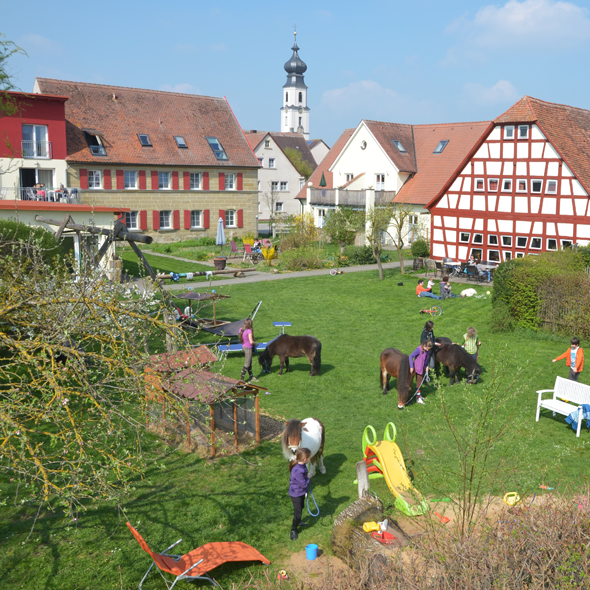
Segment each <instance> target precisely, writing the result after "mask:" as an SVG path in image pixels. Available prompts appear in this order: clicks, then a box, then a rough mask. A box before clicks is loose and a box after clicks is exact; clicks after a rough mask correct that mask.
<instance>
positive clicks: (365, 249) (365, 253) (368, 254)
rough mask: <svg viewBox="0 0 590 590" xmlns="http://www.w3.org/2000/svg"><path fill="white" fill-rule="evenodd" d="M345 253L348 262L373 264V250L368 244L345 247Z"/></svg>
mask: <svg viewBox="0 0 590 590" xmlns="http://www.w3.org/2000/svg"><path fill="white" fill-rule="evenodd" d="M345 254H346V256H348V260H349V262H350V264H353V265H362V264H375V256H373V250H371V247H370V246H362V247H355V248H347V249H346V251H345Z"/></svg>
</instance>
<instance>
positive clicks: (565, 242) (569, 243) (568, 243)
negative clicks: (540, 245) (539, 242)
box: [560, 240, 574, 250]
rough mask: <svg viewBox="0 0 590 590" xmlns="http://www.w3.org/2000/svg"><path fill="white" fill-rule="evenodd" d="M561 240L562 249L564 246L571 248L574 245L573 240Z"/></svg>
mask: <svg viewBox="0 0 590 590" xmlns="http://www.w3.org/2000/svg"><path fill="white" fill-rule="evenodd" d="M560 241H561V249H562V250H563V249H564V248H568V247H569V248H572V247H573V245H574V241H573V240H560Z"/></svg>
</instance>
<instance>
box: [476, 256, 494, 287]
mask: <svg viewBox="0 0 590 590" xmlns="http://www.w3.org/2000/svg"><path fill="white" fill-rule="evenodd" d="M475 268H477V274H478V275H479V276H480V277H483V276H484V275H486V276H487V279H488V283H489V282H490V281H491V279H492V274H491V272H490V267H489V266H487V265H483V264H482V263H481V260H478V261H477V262H476V264H475Z"/></svg>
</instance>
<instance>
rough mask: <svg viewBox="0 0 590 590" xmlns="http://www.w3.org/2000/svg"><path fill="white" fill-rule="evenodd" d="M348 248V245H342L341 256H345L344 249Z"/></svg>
mask: <svg viewBox="0 0 590 590" xmlns="http://www.w3.org/2000/svg"><path fill="white" fill-rule="evenodd" d="M345 248H346V244H340V254H342V256H344V249H345Z"/></svg>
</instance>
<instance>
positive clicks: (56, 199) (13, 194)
mask: <svg viewBox="0 0 590 590" xmlns="http://www.w3.org/2000/svg"><path fill="white" fill-rule="evenodd" d="M0 200H12V201H14V200H16V201H45V202H47V203H67V204H70V205H81V204H82V199H81V193H80V189H79V188H66V189H64V190H63V191H62V190H57V189H47V188H43V189H39V188H29V187H27V188H0Z"/></svg>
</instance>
